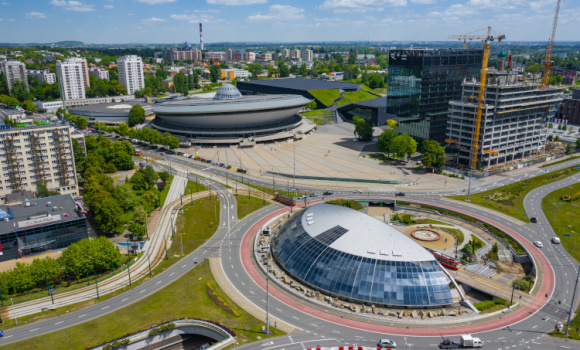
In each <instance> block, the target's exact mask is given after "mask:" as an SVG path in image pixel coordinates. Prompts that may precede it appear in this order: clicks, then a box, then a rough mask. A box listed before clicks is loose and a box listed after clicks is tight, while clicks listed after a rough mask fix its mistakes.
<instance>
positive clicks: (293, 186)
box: [292, 145, 296, 197]
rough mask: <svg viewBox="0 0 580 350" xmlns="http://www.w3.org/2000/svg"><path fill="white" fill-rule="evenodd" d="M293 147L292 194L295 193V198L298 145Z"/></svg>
mask: <svg viewBox="0 0 580 350" xmlns="http://www.w3.org/2000/svg"><path fill="white" fill-rule="evenodd" d="M292 146H293V147H294V177H293V178H292V192H293V193H294V195H293V197H294V196H296V145H292Z"/></svg>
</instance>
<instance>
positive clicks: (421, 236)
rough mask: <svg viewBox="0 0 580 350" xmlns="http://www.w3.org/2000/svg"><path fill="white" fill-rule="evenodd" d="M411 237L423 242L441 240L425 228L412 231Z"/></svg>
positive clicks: (436, 234)
mask: <svg viewBox="0 0 580 350" xmlns="http://www.w3.org/2000/svg"><path fill="white" fill-rule="evenodd" d="M411 237H413V238H415V239H417V240H419V241H425V242H434V241H438V240H440V239H441V236H440V235H439V234H438V233H437V232H435V231H433V230H429V229H425V228H419V229H416V230H414V231H413V232H411Z"/></svg>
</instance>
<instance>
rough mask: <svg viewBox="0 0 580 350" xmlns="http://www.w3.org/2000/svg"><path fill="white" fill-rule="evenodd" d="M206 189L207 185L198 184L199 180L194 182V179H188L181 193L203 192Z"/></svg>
mask: <svg viewBox="0 0 580 350" xmlns="http://www.w3.org/2000/svg"><path fill="white" fill-rule="evenodd" d="M206 190H207V187H205V186H204V185H202V184H200V183H199V181H198V182H197V184H196V183H195V181H191V180H189V181H187V185H186V186H185V191H184V192H183V194H184V195H188V194H190V193H197V192H203V191H206ZM190 191H191V192H190Z"/></svg>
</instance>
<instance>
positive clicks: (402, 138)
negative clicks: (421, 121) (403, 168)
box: [391, 134, 417, 157]
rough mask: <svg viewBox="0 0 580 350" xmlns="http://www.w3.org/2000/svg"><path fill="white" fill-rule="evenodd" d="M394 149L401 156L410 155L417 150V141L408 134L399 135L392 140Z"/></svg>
mask: <svg viewBox="0 0 580 350" xmlns="http://www.w3.org/2000/svg"><path fill="white" fill-rule="evenodd" d="M391 147H392V149H393V152H394V153H395V154H397V155H398V156H399V157H404V156H407V157H409V156H410V155H412V154H413V153H415V152H417V142H416V141H415V140H413V138H412V137H411V136H409V135H407V134H401V135H399V136H397V137H396V138H395V139H394V140H393V142H392V146H391Z"/></svg>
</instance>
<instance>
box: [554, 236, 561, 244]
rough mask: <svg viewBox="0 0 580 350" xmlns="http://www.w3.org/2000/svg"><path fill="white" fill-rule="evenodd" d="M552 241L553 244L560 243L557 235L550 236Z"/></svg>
mask: <svg viewBox="0 0 580 350" xmlns="http://www.w3.org/2000/svg"><path fill="white" fill-rule="evenodd" d="M552 243H554V244H560V238H558V237H554V238H552Z"/></svg>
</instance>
